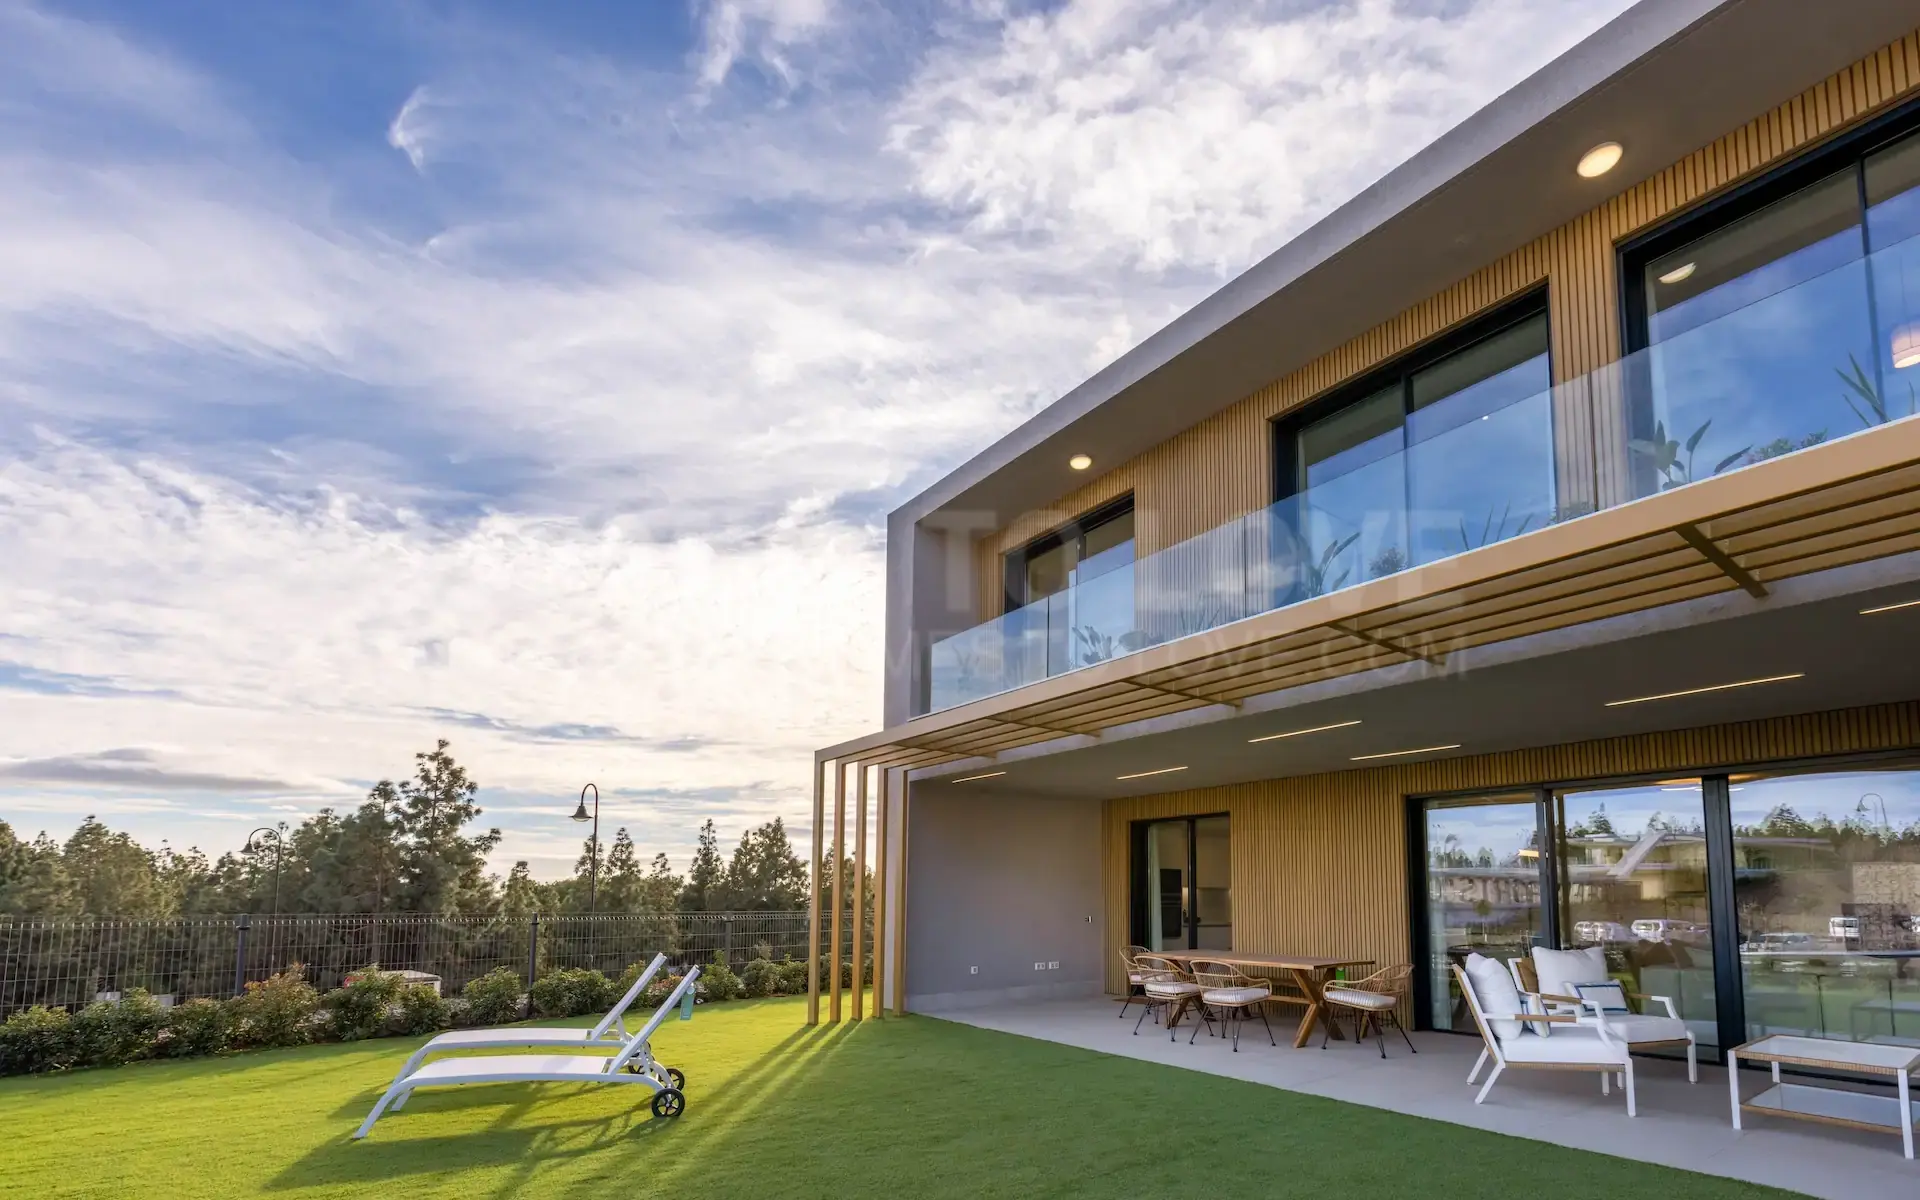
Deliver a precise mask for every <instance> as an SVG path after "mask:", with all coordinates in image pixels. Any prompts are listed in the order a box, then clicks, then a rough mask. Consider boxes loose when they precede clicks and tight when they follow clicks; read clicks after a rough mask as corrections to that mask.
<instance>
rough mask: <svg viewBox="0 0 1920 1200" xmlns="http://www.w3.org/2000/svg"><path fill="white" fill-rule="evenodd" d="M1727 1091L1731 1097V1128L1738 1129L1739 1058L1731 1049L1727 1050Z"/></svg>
mask: <svg viewBox="0 0 1920 1200" xmlns="http://www.w3.org/2000/svg"><path fill="white" fill-rule="evenodd" d="M1727 1091H1728V1093H1729V1094H1730V1095H1731V1097H1732V1099H1733V1128H1734V1130H1735V1132H1738V1131H1739V1129H1740V1060H1739V1058H1738V1057H1737V1056H1736V1055H1735V1054H1734V1052H1733V1051H1731V1050H1729V1051H1727Z"/></svg>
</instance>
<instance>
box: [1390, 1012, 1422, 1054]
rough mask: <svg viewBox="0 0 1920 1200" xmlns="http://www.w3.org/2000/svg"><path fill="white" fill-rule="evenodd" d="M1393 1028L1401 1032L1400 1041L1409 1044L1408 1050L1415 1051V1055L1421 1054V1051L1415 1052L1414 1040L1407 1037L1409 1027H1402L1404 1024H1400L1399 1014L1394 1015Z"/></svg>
mask: <svg viewBox="0 0 1920 1200" xmlns="http://www.w3.org/2000/svg"><path fill="white" fill-rule="evenodd" d="M1393 1027H1394V1028H1395V1029H1398V1030H1399V1031H1400V1040H1401V1041H1403V1042H1405V1043H1406V1044H1407V1049H1408V1050H1412V1051H1413V1053H1415V1054H1418V1053H1420V1051H1418V1050H1415V1049H1414V1045H1413V1039H1412V1038H1410V1037H1408V1036H1407V1027H1406V1026H1405V1025H1402V1024H1401V1023H1400V1014H1399V1013H1394V1014H1393Z"/></svg>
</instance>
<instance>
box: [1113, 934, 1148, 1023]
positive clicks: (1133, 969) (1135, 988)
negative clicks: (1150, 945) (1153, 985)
mask: <svg viewBox="0 0 1920 1200" xmlns="http://www.w3.org/2000/svg"><path fill="white" fill-rule="evenodd" d="M1146 953H1149V951H1148V950H1147V948H1146V947H1145V946H1122V947H1120V967H1121V972H1122V974H1124V975H1125V976H1126V978H1127V995H1126V1003H1125V1004H1122V1005H1121V1006H1120V1015H1121V1016H1122V1017H1124V1016H1126V1015H1127V1009H1128V1008H1130V1007H1132V1006H1133V1002H1134V1001H1135V1000H1137V999H1139V997H1140V994H1141V987H1140V985H1141V984H1142V983H1144V982H1145V981H1144V980H1143V979H1141V978H1140V967H1139V964H1138V963H1137V962H1135V960H1136V959H1138V958H1139V957H1140V956H1141V955H1142V954H1146Z"/></svg>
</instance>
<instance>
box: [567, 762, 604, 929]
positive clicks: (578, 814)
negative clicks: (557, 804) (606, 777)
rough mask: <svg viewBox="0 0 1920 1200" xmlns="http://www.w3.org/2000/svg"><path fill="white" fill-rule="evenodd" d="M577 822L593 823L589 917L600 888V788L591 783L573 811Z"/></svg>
mask: <svg viewBox="0 0 1920 1200" xmlns="http://www.w3.org/2000/svg"><path fill="white" fill-rule="evenodd" d="M589 788H591V789H592V790H593V815H592V816H591V817H589V816H588V815H587V790H588V789H589ZM573 819H574V820H576V821H588V820H591V821H592V822H593V841H592V842H591V843H589V848H588V851H587V915H588V916H592V915H593V906H594V896H595V893H596V892H597V891H599V888H600V788H599V787H598V786H597V785H595V784H591V783H589V784H588V785H587V786H586V787H583V788H581V789H580V807H578V808H576V809H574V810H573Z"/></svg>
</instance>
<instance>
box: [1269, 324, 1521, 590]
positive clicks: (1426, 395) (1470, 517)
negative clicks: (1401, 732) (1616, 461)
mask: <svg viewBox="0 0 1920 1200" xmlns="http://www.w3.org/2000/svg"><path fill="white" fill-rule="evenodd" d="M1375 383H1376V384H1377V385H1378V386H1377V387H1375V389H1374V390H1372V391H1370V392H1368V393H1366V394H1364V395H1362V396H1361V397H1359V398H1358V399H1356V400H1353V401H1352V402H1350V403H1347V404H1345V405H1343V406H1341V407H1339V408H1337V409H1336V410H1335V411H1333V412H1331V413H1328V414H1326V415H1324V416H1321V417H1318V418H1316V419H1314V420H1312V421H1311V422H1309V423H1306V424H1303V425H1295V426H1288V427H1283V429H1282V432H1281V435H1280V436H1281V438H1282V445H1281V447H1280V453H1281V455H1282V462H1283V463H1284V464H1285V466H1286V470H1285V471H1284V472H1283V486H1284V487H1286V488H1289V489H1290V490H1291V491H1292V492H1293V495H1294V497H1295V503H1294V506H1293V507H1294V510H1295V511H1294V512H1293V513H1292V520H1293V523H1294V524H1295V525H1296V526H1297V530H1298V535H1299V538H1300V540H1301V542H1302V550H1301V556H1300V557H1301V563H1300V566H1299V569H1298V571H1297V572H1296V577H1295V578H1294V579H1292V580H1290V583H1291V585H1292V586H1294V587H1296V588H1297V590H1298V591H1300V592H1301V593H1302V594H1305V595H1318V594H1322V593H1325V592H1331V591H1336V590H1338V589H1340V588H1342V587H1347V586H1350V585H1352V584H1356V583H1362V582H1365V581H1366V580H1368V579H1375V578H1379V577H1381V576H1384V575H1391V574H1393V573H1394V572H1396V571H1399V570H1402V569H1404V568H1406V567H1409V566H1414V565H1418V564H1421V563H1428V562H1433V561H1435V560H1437V559H1442V558H1446V557H1448V556H1450V555H1454V554H1459V553H1462V552H1463V551H1466V550H1472V549H1476V548H1478V547H1480V546H1483V545H1487V544H1489V543H1491V542H1497V541H1501V540H1503V539H1505V538H1509V537H1513V536H1515V535H1516V534H1520V533H1524V532H1526V531H1527V530H1529V529H1537V528H1539V527H1541V526H1543V525H1546V524H1550V523H1551V522H1552V520H1553V516H1554V511H1555V510H1554V473H1553V419H1552V405H1551V403H1550V398H1549V392H1550V387H1551V383H1552V378H1551V373H1550V371H1549V367H1548V357H1547V317H1546V314H1545V313H1535V314H1533V315H1530V316H1527V317H1524V318H1522V319H1519V320H1507V321H1505V322H1504V323H1502V324H1499V325H1497V326H1496V327H1495V328H1493V329H1492V330H1491V331H1489V332H1487V333H1486V334H1485V335H1484V336H1482V337H1480V338H1479V339H1478V340H1475V341H1472V342H1470V343H1469V344H1467V345H1465V346H1464V347H1457V346H1456V347H1454V348H1451V349H1449V350H1447V351H1446V352H1444V353H1441V354H1437V355H1424V356H1416V357H1414V358H1413V359H1410V360H1409V361H1408V362H1407V363H1406V364H1405V365H1404V366H1402V367H1400V368H1398V369H1396V370H1395V371H1394V373H1393V374H1391V375H1390V376H1389V377H1388V378H1387V379H1385V380H1381V379H1380V378H1379V377H1376V378H1375Z"/></svg>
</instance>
